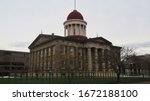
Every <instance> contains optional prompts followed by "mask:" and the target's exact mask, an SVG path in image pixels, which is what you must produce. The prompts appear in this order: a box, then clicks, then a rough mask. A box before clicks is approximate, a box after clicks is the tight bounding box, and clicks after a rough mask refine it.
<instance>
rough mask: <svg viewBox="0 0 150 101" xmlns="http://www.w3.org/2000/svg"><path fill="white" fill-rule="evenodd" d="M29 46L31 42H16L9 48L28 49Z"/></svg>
mask: <svg viewBox="0 0 150 101" xmlns="http://www.w3.org/2000/svg"><path fill="white" fill-rule="evenodd" d="M29 44H30V43H29V42H14V43H11V44H10V45H9V46H10V47H13V48H27V47H28V46H29Z"/></svg>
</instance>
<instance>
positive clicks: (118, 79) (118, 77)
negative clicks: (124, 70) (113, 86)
mask: <svg viewBox="0 0 150 101" xmlns="http://www.w3.org/2000/svg"><path fill="white" fill-rule="evenodd" d="M117 83H120V73H117Z"/></svg>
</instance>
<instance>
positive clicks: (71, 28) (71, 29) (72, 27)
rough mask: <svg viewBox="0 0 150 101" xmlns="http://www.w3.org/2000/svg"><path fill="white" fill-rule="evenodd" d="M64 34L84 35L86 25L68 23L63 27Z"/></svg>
mask: <svg viewBox="0 0 150 101" xmlns="http://www.w3.org/2000/svg"><path fill="white" fill-rule="evenodd" d="M64 33H65V36H71V35H81V36H86V25H83V24H68V25H66V26H65V27H64Z"/></svg>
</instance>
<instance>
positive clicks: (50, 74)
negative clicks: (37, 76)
mask: <svg viewBox="0 0 150 101" xmlns="http://www.w3.org/2000/svg"><path fill="white" fill-rule="evenodd" d="M48 73H49V84H50V82H51V80H50V78H52V68H48Z"/></svg>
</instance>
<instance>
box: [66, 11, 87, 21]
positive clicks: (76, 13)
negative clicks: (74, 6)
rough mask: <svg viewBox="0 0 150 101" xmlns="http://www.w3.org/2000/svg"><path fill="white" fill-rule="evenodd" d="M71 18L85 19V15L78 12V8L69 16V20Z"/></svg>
mask: <svg viewBox="0 0 150 101" xmlns="http://www.w3.org/2000/svg"><path fill="white" fill-rule="evenodd" d="M71 19H80V20H84V19H83V16H82V14H81V13H80V12H78V11H77V10H74V11H72V12H71V13H70V14H69V15H68V17H67V20H71Z"/></svg>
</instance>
